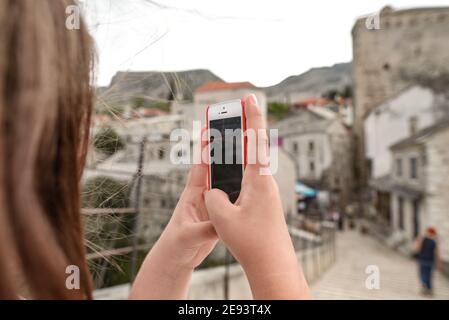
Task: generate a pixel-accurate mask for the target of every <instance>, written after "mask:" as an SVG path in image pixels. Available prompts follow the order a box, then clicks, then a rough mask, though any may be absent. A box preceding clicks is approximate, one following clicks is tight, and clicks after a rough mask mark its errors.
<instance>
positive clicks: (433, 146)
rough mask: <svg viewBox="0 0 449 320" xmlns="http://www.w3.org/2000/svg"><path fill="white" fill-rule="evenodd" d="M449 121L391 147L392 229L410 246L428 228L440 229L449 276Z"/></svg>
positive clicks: (448, 119)
mask: <svg viewBox="0 0 449 320" xmlns="http://www.w3.org/2000/svg"><path fill="white" fill-rule="evenodd" d="M448 142H449V118H444V119H443V120H440V121H439V122H437V123H435V124H434V125H432V126H430V127H427V128H425V129H423V130H421V131H419V132H417V133H416V134H415V135H413V136H411V137H409V138H407V139H404V140H402V141H400V142H398V143H396V144H394V145H393V146H392V147H391V150H392V158H393V161H394V166H392V172H391V177H392V197H391V211H392V227H393V230H395V231H396V232H398V233H400V234H402V235H403V237H404V238H405V239H406V240H407V241H408V243H409V244H411V242H412V240H414V239H415V238H416V236H417V235H419V234H422V233H423V232H424V231H425V229H426V228H427V227H428V226H433V227H435V228H436V229H437V232H438V234H439V240H440V245H441V256H442V258H443V260H444V262H445V265H446V272H449V209H448V208H449V197H448V194H449V179H448V177H449V148H448Z"/></svg>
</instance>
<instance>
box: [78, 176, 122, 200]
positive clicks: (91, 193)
mask: <svg viewBox="0 0 449 320" xmlns="http://www.w3.org/2000/svg"><path fill="white" fill-rule="evenodd" d="M83 207H85V208H127V207H129V186H128V184H126V183H124V182H120V181H117V180H114V179H112V178H109V177H105V176H98V177H94V178H91V179H89V180H87V181H86V183H85V184H84V187H83Z"/></svg>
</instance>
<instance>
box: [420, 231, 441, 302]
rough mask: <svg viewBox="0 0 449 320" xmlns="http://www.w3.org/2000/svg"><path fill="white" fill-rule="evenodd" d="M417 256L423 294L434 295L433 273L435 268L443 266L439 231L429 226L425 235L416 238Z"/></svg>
mask: <svg viewBox="0 0 449 320" xmlns="http://www.w3.org/2000/svg"><path fill="white" fill-rule="evenodd" d="M415 256H416V258H417V260H418V266H419V278H420V281H421V284H422V291H421V292H422V294H423V295H432V294H433V291H432V273H433V270H434V268H435V266H437V267H439V268H440V267H441V260H440V253H439V245H438V240H437V231H436V230H435V228H432V227H429V228H427V230H426V234H425V235H424V236H420V237H418V238H417V239H416V244H415Z"/></svg>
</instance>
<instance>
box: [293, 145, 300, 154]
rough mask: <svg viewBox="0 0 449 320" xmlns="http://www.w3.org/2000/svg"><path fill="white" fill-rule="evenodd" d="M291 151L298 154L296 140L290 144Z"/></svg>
mask: <svg viewBox="0 0 449 320" xmlns="http://www.w3.org/2000/svg"><path fill="white" fill-rule="evenodd" d="M292 151H293V153H294V154H298V153H299V148H298V142H293V144H292Z"/></svg>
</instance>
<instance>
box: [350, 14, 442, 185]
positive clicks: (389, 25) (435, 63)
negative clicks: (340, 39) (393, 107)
mask: <svg viewBox="0 0 449 320" xmlns="http://www.w3.org/2000/svg"><path fill="white" fill-rule="evenodd" d="M379 22H380V24H379V29H377V28H371V26H372V25H369V24H368V26H367V17H362V18H360V19H358V20H357V21H356V23H355V25H354V27H353V29H352V38H353V80H354V98H355V101H354V103H355V123H354V130H355V131H354V132H355V139H356V146H357V152H356V174H357V177H358V181H359V182H360V183H362V185H363V184H364V183H365V182H366V178H367V170H366V169H367V168H366V162H365V158H364V154H365V151H364V138H363V119H364V118H365V116H366V114H367V113H368V112H370V111H371V110H373V108H375V107H376V106H378V105H380V104H381V103H382V102H383V101H385V100H387V99H388V98H389V97H391V96H393V95H395V94H397V93H398V92H400V91H401V90H403V89H404V88H406V87H407V86H408V85H410V84H414V83H420V82H422V81H424V82H425V81H426V79H434V78H438V77H444V75H447V74H448V73H449V32H448V30H449V7H442V8H419V9H418V8H417V9H407V10H394V9H392V8H391V7H385V8H383V9H382V10H381V11H380V13H379Z"/></svg>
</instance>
